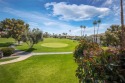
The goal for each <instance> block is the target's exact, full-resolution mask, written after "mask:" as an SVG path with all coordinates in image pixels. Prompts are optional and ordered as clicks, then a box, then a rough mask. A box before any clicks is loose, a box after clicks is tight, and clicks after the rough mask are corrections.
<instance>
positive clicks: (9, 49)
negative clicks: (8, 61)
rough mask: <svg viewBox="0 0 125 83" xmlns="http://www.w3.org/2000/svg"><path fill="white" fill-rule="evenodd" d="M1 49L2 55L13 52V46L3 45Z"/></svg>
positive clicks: (8, 54)
mask: <svg viewBox="0 0 125 83" xmlns="http://www.w3.org/2000/svg"><path fill="white" fill-rule="evenodd" d="M1 51H2V52H3V56H10V55H11V54H13V53H14V48H10V47H5V48H1Z"/></svg>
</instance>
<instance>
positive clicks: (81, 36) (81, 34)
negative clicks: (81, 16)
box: [80, 25, 83, 37]
mask: <svg viewBox="0 0 125 83" xmlns="http://www.w3.org/2000/svg"><path fill="white" fill-rule="evenodd" d="M80 28H81V37H82V28H83V26H82V25H81V26H80Z"/></svg>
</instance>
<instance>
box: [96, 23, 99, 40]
mask: <svg viewBox="0 0 125 83" xmlns="http://www.w3.org/2000/svg"><path fill="white" fill-rule="evenodd" d="M98 31H99V24H98V28H97V34H96V42H97V36H98Z"/></svg>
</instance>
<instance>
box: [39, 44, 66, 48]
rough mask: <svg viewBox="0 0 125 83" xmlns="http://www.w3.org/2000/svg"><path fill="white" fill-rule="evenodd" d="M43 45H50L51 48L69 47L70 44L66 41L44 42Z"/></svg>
mask: <svg viewBox="0 0 125 83" xmlns="http://www.w3.org/2000/svg"><path fill="white" fill-rule="evenodd" d="M41 46H44V47H50V48H62V47H67V46H68V44H65V43H43V44H41Z"/></svg>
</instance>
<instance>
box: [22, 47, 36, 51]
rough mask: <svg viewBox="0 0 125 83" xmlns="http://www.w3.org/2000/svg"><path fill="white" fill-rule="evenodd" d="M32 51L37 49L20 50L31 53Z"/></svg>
mask: <svg viewBox="0 0 125 83" xmlns="http://www.w3.org/2000/svg"><path fill="white" fill-rule="evenodd" d="M34 50H37V49H35V48H29V49H22V50H21V51H25V52H32V51H34Z"/></svg>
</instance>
